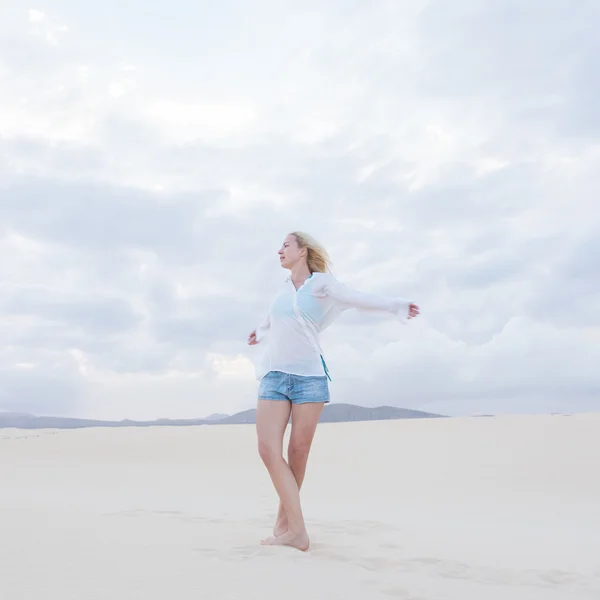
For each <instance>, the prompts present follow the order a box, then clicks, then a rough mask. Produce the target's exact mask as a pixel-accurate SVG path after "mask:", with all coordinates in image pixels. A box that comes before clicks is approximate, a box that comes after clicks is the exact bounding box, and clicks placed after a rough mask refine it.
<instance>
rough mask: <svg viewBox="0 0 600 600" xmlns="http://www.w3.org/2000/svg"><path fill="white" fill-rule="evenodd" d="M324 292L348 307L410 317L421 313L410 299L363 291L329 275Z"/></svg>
mask: <svg viewBox="0 0 600 600" xmlns="http://www.w3.org/2000/svg"><path fill="white" fill-rule="evenodd" d="M323 293H324V295H327V296H330V297H332V298H334V299H335V300H336V301H338V302H339V303H340V304H342V305H344V306H345V307H347V308H357V309H360V310H369V311H382V312H388V313H391V314H393V315H398V316H403V317H406V318H409V319H411V318H413V317H416V316H417V315H418V314H419V307H418V306H417V305H416V304H414V303H412V302H410V301H409V300H405V299H403V298H395V297H391V296H381V295H379V294H372V293H369V292H362V291H360V290H356V289H353V288H351V287H350V286H348V285H346V284H344V283H341V282H340V281H338V280H337V279H336V278H335V277H333V276H329V277H327V279H326V281H325V284H324V287H323Z"/></svg>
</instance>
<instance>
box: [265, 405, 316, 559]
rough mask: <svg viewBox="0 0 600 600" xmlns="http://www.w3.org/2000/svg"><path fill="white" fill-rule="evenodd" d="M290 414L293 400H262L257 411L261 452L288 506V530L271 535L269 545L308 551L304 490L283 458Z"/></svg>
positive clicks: (281, 499) (276, 488)
mask: <svg viewBox="0 0 600 600" xmlns="http://www.w3.org/2000/svg"><path fill="white" fill-rule="evenodd" d="M289 416H290V403H289V402H284V401H281V400H259V401H258V407H257V410H256V433H257V435H258V451H259V453H260V457H261V458H262V460H263V462H264V463H265V466H266V467H267V470H268V471H269V475H270V476H271V481H272V482H273V485H274V486H275V490H276V491H277V494H278V495H279V499H280V501H281V503H282V504H283V506H284V508H285V514H286V515H287V519H288V531H287V532H286V533H285V534H284V535H282V536H280V537H278V538H268V539H266V540H263V541H262V543H263V544H266V545H285V546H293V547H294V548H298V549H299V550H308V546H309V543H310V542H309V538H308V533H307V532H306V526H305V524H304V517H303V515H302V508H301V506H300V492H299V489H298V484H297V483H296V479H295V478H294V475H293V474H292V471H291V470H290V467H289V466H288V464H287V463H286V462H285V460H284V458H283V434H284V432H285V428H286V426H287V423H288V419H289Z"/></svg>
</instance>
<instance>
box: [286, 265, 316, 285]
mask: <svg viewBox="0 0 600 600" xmlns="http://www.w3.org/2000/svg"><path fill="white" fill-rule="evenodd" d="M291 271H292V282H293V284H294V286H295V287H296V288H298V287H300V286H301V285H302V284H303V283H304V282H305V281H306V280H307V279H308V278H309V277H310V276H311V275H312V273H311V272H310V269H309V268H308V265H306V264H302V265H298V266H294V267H292V269H291Z"/></svg>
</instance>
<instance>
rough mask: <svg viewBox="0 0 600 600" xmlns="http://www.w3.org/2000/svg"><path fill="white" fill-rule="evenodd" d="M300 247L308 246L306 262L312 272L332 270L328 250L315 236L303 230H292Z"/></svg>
mask: <svg viewBox="0 0 600 600" xmlns="http://www.w3.org/2000/svg"><path fill="white" fill-rule="evenodd" d="M290 235H293V236H294V237H295V238H296V241H297V242H298V247H299V248H306V250H307V256H306V262H307V264H308V270H309V271H310V272H311V273H327V272H329V271H330V270H331V259H330V258H329V254H328V253H327V250H325V248H324V247H323V246H322V245H321V244H320V243H319V242H317V240H315V238H314V237H312V236H311V235H309V234H308V233H304V232H303V231H292V233H291V234H290Z"/></svg>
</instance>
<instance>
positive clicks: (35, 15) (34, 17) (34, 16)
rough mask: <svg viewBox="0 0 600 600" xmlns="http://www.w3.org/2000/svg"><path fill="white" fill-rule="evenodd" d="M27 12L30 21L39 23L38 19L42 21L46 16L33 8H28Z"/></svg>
mask: <svg viewBox="0 0 600 600" xmlns="http://www.w3.org/2000/svg"><path fill="white" fill-rule="evenodd" d="M28 14H29V20H30V21H31V22H32V23H39V22H40V21H43V20H44V19H45V18H46V15H45V14H44V13H43V12H42V11H40V10H35V9H33V8H32V9H30V10H29V11H28Z"/></svg>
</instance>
